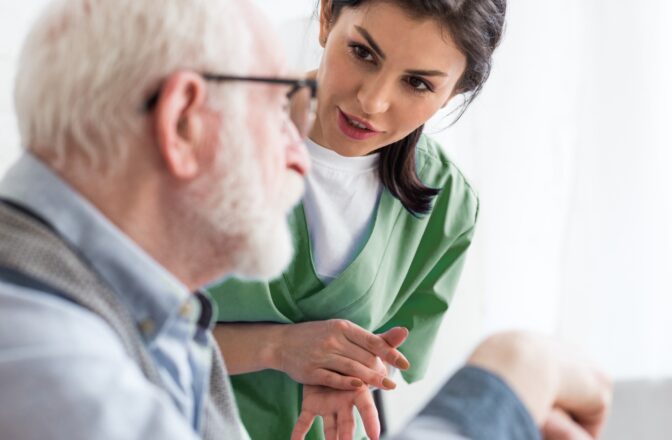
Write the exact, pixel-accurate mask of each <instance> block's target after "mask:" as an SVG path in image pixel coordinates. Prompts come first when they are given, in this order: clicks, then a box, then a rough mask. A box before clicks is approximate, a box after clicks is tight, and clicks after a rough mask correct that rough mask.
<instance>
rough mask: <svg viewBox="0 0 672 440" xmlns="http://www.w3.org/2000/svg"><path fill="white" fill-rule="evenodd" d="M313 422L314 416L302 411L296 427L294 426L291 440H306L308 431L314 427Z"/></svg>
mask: <svg viewBox="0 0 672 440" xmlns="http://www.w3.org/2000/svg"><path fill="white" fill-rule="evenodd" d="M313 420H315V415H314V414H310V413H308V412H306V411H301V414H300V415H299V419H298V420H297V421H296V425H294V430H293V431H292V437H291V440H304V439H305V438H306V435H308V431H310V427H311V426H313Z"/></svg>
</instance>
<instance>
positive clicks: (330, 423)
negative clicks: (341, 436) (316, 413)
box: [322, 415, 338, 440]
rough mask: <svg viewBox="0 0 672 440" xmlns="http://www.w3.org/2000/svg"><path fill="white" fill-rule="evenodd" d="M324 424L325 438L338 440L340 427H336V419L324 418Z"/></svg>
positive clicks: (331, 417)
mask: <svg viewBox="0 0 672 440" xmlns="http://www.w3.org/2000/svg"><path fill="white" fill-rule="evenodd" d="M322 421H323V422H324V438H325V440H338V426H337V425H336V417H335V416H333V415H331V416H322Z"/></svg>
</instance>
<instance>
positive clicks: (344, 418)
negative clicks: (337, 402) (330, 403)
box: [337, 408, 355, 440]
mask: <svg viewBox="0 0 672 440" xmlns="http://www.w3.org/2000/svg"><path fill="white" fill-rule="evenodd" d="M337 423H338V440H353V437H354V436H355V418H354V416H353V415H352V408H347V409H342V410H340V411H339V412H338V422H337Z"/></svg>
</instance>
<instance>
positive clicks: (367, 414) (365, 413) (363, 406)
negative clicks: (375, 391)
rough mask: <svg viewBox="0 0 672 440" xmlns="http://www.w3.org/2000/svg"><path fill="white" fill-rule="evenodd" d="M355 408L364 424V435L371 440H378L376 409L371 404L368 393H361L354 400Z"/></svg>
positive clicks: (370, 397) (378, 428)
mask: <svg viewBox="0 0 672 440" xmlns="http://www.w3.org/2000/svg"><path fill="white" fill-rule="evenodd" d="M355 406H356V407H357V411H359V415H360V417H361V418H362V423H364V429H365V430H366V435H367V436H368V437H369V438H370V439H371V440H378V438H379V437H380V419H379V418H378V409H377V408H376V405H375V404H374V402H373V397H372V396H371V394H370V393H362V394H360V395H358V396H357V397H356V398H355Z"/></svg>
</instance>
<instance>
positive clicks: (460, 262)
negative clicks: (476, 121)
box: [376, 181, 479, 383]
mask: <svg viewBox="0 0 672 440" xmlns="http://www.w3.org/2000/svg"><path fill="white" fill-rule="evenodd" d="M457 183H458V182H453V184H452V185H450V186H449V187H444V190H443V194H442V195H440V196H439V197H438V198H437V200H436V206H435V207H434V210H433V214H432V217H434V218H430V219H429V222H428V225H427V229H426V230H425V234H424V237H423V239H422V240H421V242H420V243H419V246H418V249H417V250H416V256H415V259H416V260H417V261H419V262H423V264H418V265H414V264H411V265H410V267H409V269H408V273H407V274H406V280H405V282H404V284H405V286H406V288H408V289H409V290H410V294H409V295H408V296H407V297H406V298H405V300H404V302H403V304H401V306H400V307H399V309H398V310H397V311H396V312H395V314H394V315H393V316H392V317H391V318H390V319H389V320H388V321H387V322H386V323H385V324H384V326H383V328H381V329H380V330H379V331H376V333H379V332H380V331H385V330H387V329H390V328H392V327H396V326H403V327H406V328H408V330H409V336H408V339H407V340H406V341H405V342H404V344H403V345H402V346H401V347H400V349H399V350H400V351H401V352H402V353H403V354H404V355H405V356H406V357H407V358H408V360H409V362H410V363H411V367H410V368H409V369H408V370H406V371H402V372H401V374H402V376H403V378H404V380H405V381H406V382H407V383H412V382H415V381H417V380H420V379H422V378H423V377H424V375H425V372H426V371H427V366H428V363H429V360H430V358H431V352H432V347H433V345H434V340H435V339H436V334H437V332H438V330H439V327H440V325H441V322H442V320H443V317H444V314H445V313H446V311H447V310H448V307H449V306H450V303H451V301H452V299H453V295H454V294H455V290H456V288H457V283H458V281H459V279H460V275H461V273H462V268H463V267H464V262H465V260H466V255H467V249H468V248H469V246H470V245H471V241H472V238H473V236H474V232H475V228H476V221H477V218H478V209H479V202H478V198H477V196H476V195H475V193H474V192H473V191H472V190H471V188H469V187H468V185H465V184H464V182H462V181H461V182H459V183H460V184H457ZM416 268H417V269H416Z"/></svg>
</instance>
